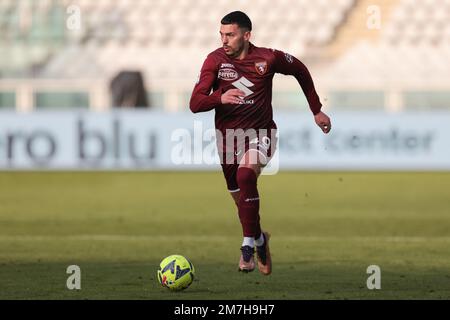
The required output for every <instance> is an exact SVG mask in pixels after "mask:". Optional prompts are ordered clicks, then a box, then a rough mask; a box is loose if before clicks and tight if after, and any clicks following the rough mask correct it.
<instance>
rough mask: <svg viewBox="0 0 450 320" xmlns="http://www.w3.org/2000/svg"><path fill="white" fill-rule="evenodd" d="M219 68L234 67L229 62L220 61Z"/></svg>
mask: <svg viewBox="0 0 450 320" xmlns="http://www.w3.org/2000/svg"><path fill="white" fill-rule="evenodd" d="M220 67H221V68H234V66H233V65H232V64H231V63H222V64H221V65H220Z"/></svg>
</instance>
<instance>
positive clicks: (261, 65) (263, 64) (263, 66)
mask: <svg viewBox="0 0 450 320" xmlns="http://www.w3.org/2000/svg"><path fill="white" fill-rule="evenodd" d="M255 69H256V72H258V73H259V74H260V75H263V74H264V73H266V72H267V61H260V62H255Z"/></svg>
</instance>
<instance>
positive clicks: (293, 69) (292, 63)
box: [274, 50, 322, 115]
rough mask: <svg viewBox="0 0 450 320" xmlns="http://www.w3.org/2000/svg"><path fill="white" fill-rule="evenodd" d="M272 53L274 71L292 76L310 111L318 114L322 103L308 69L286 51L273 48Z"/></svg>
mask: <svg viewBox="0 0 450 320" xmlns="http://www.w3.org/2000/svg"><path fill="white" fill-rule="evenodd" d="M274 54H275V62H274V64H275V72H276V73H281V74H284V75H292V76H294V77H295V78H296V79H297V81H298V83H299V84H300V86H301V88H302V90H303V93H304V94H305V96H306V100H307V101H308V104H309V108H310V109H311V111H312V113H313V114H314V115H316V114H318V113H319V112H320V109H321V108H322V103H321V102H320V99H319V96H318V94H317V92H316V89H315V88H314V82H313V80H312V77H311V74H310V73H309V70H308V69H307V68H306V66H305V65H304V64H303V63H302V62H301V61H300V60H298V59H297V58H295V57H293V56H291V55H290V54H288V53H284V52H282V51H279V50H274Z"/></svg>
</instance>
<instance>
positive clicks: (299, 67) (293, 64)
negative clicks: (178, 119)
mask: <svg viewBox="0 0 450 320" xmlns="http://www.w3.org/2000/svg"><path fill="white" fill-rule="evenodd" d="M275 73H282V74H285V75H293V76H294V77H295V78H296V79H297V81H298V82H299V84H300V86H301V88H302V90H303V92H304V94H305V96H306V99H307V101H308V103H309V106H310V108H311V111H312V112H313V114H317V113H319V111H320V109H321V107H322V104H321V103H320V100H319V96H318V95H317V93H316V90H315V88H314V83H313V81H312V78H311V75H310V73H309V71H308V69H307V68H306V66H305V65H304V64H303V63H302V62H301V61H299V60H298V59H297V58H295V57H293V56H291V55H289V54H287V53H284V52H282V51H278V50H274V49H268V48H259V47H256V46H254V45H253V44H251V43H250V46H249V51H248V55H247V56H246V57H245V59H242V60H238V59H233V58H230V57H228V56H227V54H226V53H225V51H224V49H223V48H219V49H217V50H215V51H213V52H211V53H210V54H209V55H208V56H207V58H206V60H205V62H204V63H203V67H202V69H201V72H200V76H199V80H198V82H197V84H196V85H195V87H194V90H193V92H192V96H191V100H190V109H191V110H192V112H204V111H209V110H212V109H215V111H216V116H215V124H216V128H217V129H219V130H220V131H221V132H222V133H225V130H226V129H244V130H246V129H255V130H258V129H268V128H269V129H270V128H276V126H275V123H274V122H273V112H272V79H273V76H274V74H275ZM229 89H240V90H242V91H243V92H245V97H244V98H243V100H244V102H243V103H241V104H238V105H236V104H221V100H220V97H221V95H222V94H223V93H225V92H226V91H228V90H229ZM211 90H212V93H211Z"/></svg>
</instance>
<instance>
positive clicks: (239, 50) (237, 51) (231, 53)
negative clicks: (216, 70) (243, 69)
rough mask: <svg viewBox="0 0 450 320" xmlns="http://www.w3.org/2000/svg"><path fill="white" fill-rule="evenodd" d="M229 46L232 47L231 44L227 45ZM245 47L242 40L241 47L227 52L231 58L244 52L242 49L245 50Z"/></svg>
mask: <svg viewBox="0 0 450 320" xmlns="http://www.w3.org/2000/svg"><path fill="white" fill-rule="evenodd" d="M227 47H228V48H230V49H231V47H230V46H227ZM244 48H245V43H244V41H242V43H241V44H240V45H239V47H238V48H237V49H236V50H234V51H233V50H232V51H231V52H228V53H227V52H225V53H226V54H227V55H228V56H229V57H230V58H236V57H238V56H239V55H240V54H241V53H242V51H244Z"/></svg>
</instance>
